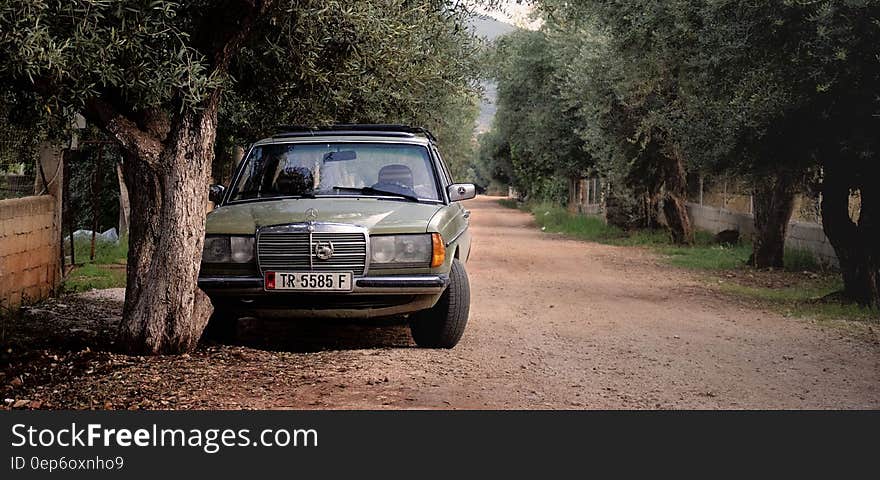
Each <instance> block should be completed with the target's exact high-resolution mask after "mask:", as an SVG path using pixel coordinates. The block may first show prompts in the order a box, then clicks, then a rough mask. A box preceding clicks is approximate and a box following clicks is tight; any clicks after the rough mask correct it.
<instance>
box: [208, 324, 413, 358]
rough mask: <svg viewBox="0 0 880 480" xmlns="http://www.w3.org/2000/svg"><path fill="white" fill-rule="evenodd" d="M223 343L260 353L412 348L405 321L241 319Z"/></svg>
mask: <svg viewBox="0 0 880 480" xmlns="http://www.w3.org/2000/svg"><path fill="white" fill-rule="evenodd" d="M222 343H224V344H233V345H239V346H245V347H249V348H254V349H258V350H269V351H281V352H294V353H307V352H320V351H328V350H361V349H374V348H412V347H414V345H415V344H414V343H413V341H412V338H411V337H410V333H409V327H408V326H407V325H406V321H405V320H403V319H375V320H327V319H321V320H277V319H260V318H253V317H246V318H241V319H239V320H238V323H237V325H236V328H235V336H234V338H231V339H228V340H224V341H223V342H222Z"/></svg>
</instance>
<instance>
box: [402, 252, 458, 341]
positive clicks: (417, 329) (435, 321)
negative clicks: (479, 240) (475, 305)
mask: <svg viewBox="0 0 880 480" xmlns="http://www.w3.org/2000/svg"><path fill="white" fill-rule="evenodd" d="M470 307H471V287H470V283H469V282H468V277H467V272H466V271H465V269H464V265H463V264H462V263H461V262H459V261H458V259H454V260H452V270H451V271H450V272H449V286H448V287H446V291H445V292H443V296H442V297H440V300H438V301H437V304H436V305H434V306H433V307H432V308H429V309H428V310H423V311H421V312H418V313H414V314H413V315H412V316H411V317H410V323H409V330H410V332H411V333H412V337H413V340H415V341H416V344H417V345H418V346H420V347H423V348H452V347H454V346H455V345H456V344H458V341H459V340H461V336H462V334H464V328H465V326H466V325H467V321H468V313H469V312H470Z"/></svg>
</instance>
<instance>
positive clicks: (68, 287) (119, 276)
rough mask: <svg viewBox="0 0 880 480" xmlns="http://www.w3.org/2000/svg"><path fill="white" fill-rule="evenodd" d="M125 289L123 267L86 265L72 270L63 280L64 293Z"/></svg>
mask: <svg viewBox="0 0 880 480" xmlns="http://www.w3.org/2000/svg"><path fill="white" fill-rule="evenodd" d="M122 287H125V267H123V266H121V265H97V264H94V263H87V264H85V265H82V266H78V267H76V268H74V269H73V271H71V272H70V273H69V274H68V275H67V278H65V279H64V287H63V288H64V291H65V292H71V293H75V292H85V291H88V290H91V289H93V288H96V289H102V288H122Z"/></svg>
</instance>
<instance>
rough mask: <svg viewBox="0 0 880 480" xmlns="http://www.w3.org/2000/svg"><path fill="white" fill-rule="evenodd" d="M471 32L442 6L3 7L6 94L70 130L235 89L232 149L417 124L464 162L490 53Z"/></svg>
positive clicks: (172, 109)
mask: <svg viewBox="0 0 880 480" xmlns="http://www.w3.org/2000/svg"><path fill="white" fill-rule="evenodd" d="M456 3H457V2H456ZM263 4H265V8H264V10H263V11H259V9H260V8H261V6H263ZM465 20H466V10H465V9H464V7H461V6H458V5H452V4H447V2H445V1H439V0H435V1H430V2H412V1H409V0H365V1H359V2H342V1H323V0H309V1H294V0H280V1H274V2H253V3H249V2H243V1H235V0H222V1H208V0H197V1H188V2H153V1H148V0H137V1H132V2H125V4H124V5H123V4H122V3H120V2H118V1H113V0H75V1H70V2H47V1H44V0H26V1H22V2H3V4H2V5H0V32H2V34H0V52H3V54H4V61H3V62H2V64H0V86H2V87H3V88H2V90H8V91H21V92H24V93H22V94H21V95H19V97H18V98H16V99H14V101H13V102H12V103H13V104H14V105H15V108H16V110H18V111H25V112H27V114H26V115H24V117H33V116H38V117H41V118H42V119H43V121H44V122H52V123H53V124H54V125H55V126H56V127H58V128H60V129H62V130H63V129H65V128H67V127H68V123H69V121H70V118H71V115H72V114H73V112H76V111H82V110H83V109H84V108H85V107H87V106H88V105H89V102H90V101H91V100H93V99H95V98H100V99H103V100H105V101H107V102H110V103H111V104H113V106H115V107H116V109H117V110H120V111H122V112H123V113H125V114H128V115H131V116H132V118H135V119H136V120H137V119H139V118H140V117H142V116H143V115H145V114H146V112H147V111H148V110H156V109H158V110H161V111H164V112H167V113H169V114H172V115H173V114H176V113H178V112H184V111H188V110H194V109H198V108H200V107H201V105H202V104H203V102H204V101H205V100H206V99H207V98H208V97H209V96H210V95H213V94H214V93H215V92H216V91H217V89H219V88H222V89H223V90H224V91H225V94H224V101H223V102H222V105H221V121H220V125H221V130H220V136H221V137H226V138H230V137H231V138H233V140H232V143H238V144H245V143H247V142H248V141H250V140H253V139H254V138H256V137H260V136H265V135H267V134H270V133H272V130H273V129H274V127H275V126H276V125H279V124H305V125H317V124H325V123H332V122H386V123H390V122H404V123H414V124H418V125H424V126H427V127H429V128H432V129H435V130H437V131H438V132H440V133H441V134H442V137H443V138H442V139H441V142H446V141H447V139H448V142H449V144H450V145H451V150H455V149H456V146H457V145H459V143H460V141H459V140H458V138H457V135H459V132H458V131H457V127H458V126H459V125H461V124H462V120H464V119H465V117H468V116H471V115H473V117H475V114H472V111H471V110H470V109H469V108H468V106H469V105H472V104H473V103H474V102H475V90H476V77H477V73H478V68H476V64H475V58H476V55H477V54H478V50H479V44H478V42H477V40H476V39H475V38H474V37H473V35H472V34H471V32H470V31H469V30H468V29H467V28H464V22H465ZM249 22H250V23H249ZM245 25H250V28H249V30H243V26H245ZM240 33H244V34H245V35H244V37H243V38H242V39H241V40H240V41H238V40H236V38H237V36H238V35H239V34H240ZM226 46H232V47H233V48H231V49H228V50H227V49H226V48H227V47H226ZM473 117H470V123H471V125H472V124H473ZM464 123H465V125H466V124H467V122H464Z"/></svg>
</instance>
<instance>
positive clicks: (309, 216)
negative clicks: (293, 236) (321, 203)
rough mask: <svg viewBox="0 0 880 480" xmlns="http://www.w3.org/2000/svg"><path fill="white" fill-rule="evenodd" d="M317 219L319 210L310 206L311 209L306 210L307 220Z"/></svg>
mask: <svg viewBox="0 0 880 480" xmlns="http://www.w3.org/2000/svg"><path fill="white" fill-rule="evenodd" d="M317 219H318V211H317V210H315V209H314V208H310V209H308V210H306V220H308V221H310V222H314V221H315V220H317Z"/></svg>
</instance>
